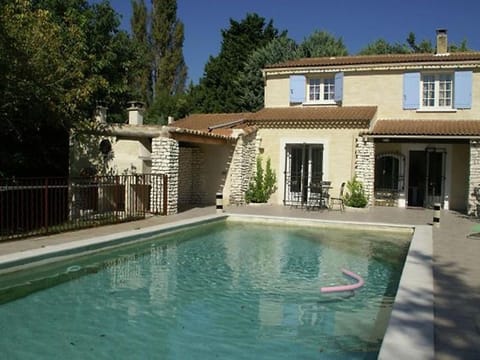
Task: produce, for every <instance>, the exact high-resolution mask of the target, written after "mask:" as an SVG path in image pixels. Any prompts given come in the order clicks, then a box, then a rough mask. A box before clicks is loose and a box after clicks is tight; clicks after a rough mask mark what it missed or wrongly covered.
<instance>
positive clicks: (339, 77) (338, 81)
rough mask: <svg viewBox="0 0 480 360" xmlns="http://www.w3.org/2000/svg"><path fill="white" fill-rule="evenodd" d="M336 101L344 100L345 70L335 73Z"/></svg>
mask: <svg viewBox="0 0 480 360" xmlns="http://www.w3.org/2000/svg"><path fill="white" fill-rule="evenodd" d="M334 99H335V101H336V102H339V101H342V100H343V72H339V73H336V74H335V96H334Z"/></svg>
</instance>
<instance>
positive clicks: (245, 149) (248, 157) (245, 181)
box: [229, 134, 258, 205]
mask: <svg viewBox="0 0 480 360" xmlns="http://www.w3.org/2000/svg"><path fill="white" fill-rule="evenodd" d="M257 148H258V146H257V140H256V138H255V134H252V135H249V136H241V137H240V138H239V140H238V142H237V145H236V146H235V150H234V152H233V156H232V160H231V164H230V176H231V182H230V183H231V191H230V197H229V201H230V204H235V205H242V204H245V192H246V191H247V190H248V185H249V183H250V179H251V176H252V173H253V172H254V171H255V159H256V156H257Z"/></svg>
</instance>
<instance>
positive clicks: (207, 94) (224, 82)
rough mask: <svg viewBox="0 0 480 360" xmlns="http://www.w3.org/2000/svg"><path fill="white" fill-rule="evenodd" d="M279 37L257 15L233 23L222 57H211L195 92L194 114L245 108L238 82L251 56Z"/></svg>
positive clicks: (225, 34) (225, 33)
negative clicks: (240, 99)
mask: <svg viewBox="0 0 480 360" xmlns="http://www.w3.org/2000/svg"><path fill="white" fill-rule="evenodd" d="M278 36H279V33H278V30H277V29H276V28H275V27H274V26H273V21H269V22H268V23H266V21H265V19H264V18H263V17H261V16H259V15H258V14H247V16H246V17H245V19H243V20H241V21H235V20H233V19H230V27H229V28H228V29H224V30H222V38H223V40H222V45H221V49H220V53H219V54H218V55H217V56H216V57H213V56H211V57H210V59H209V60H208V62H207V64H206V65H205V70H204V75H203V77H202V78H201V79H200V83H199V85H198V86H197V87H196V88H195V89H194V90H193V92H192V98H193V100H194V101H195V103H194V105H193V106H194V110H195V111H197V112H238V111H241V110H242V106H241V104H240V102H239V100H238V98H237V96H236V82H237V80H238V78H239V76H240V75H241V74H242V72H243V71H244V68H245V60H246V59H247V58H248V57H249V56H250V55H251V53H252V52H253V51H254V50H256V49H258V48H259V47H263V46H265V45H267V44H268V43H269V42H270V41H271V40H273V39H275V38H277V37H278Z"/></svg>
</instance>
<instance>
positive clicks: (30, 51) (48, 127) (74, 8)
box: [0, 0, 132, 176]
mask: <svg viewBox="0 0 480 360" xmlns="http://www.w3.org/2000/svg"><path fill="white" fill-rule="evenodd" d="M118 23H119V22H118V16H117V15H116V14H115V12H114V11H113V9H112V8H111V7H110V5H109V3H108V2H107V1H103V2H101V3H98V4H95V5H89V3H88V2H87V1H82V0H67V1H63V0H37V1H28V0H6V1H4V2H2V4H1V5H0V59H1V60H0V61H1V62H2V64H1V65H2V66H1V67H0V82H1V84H0V96H1V98H2V105H1V108H0V109H1V110H0V120H1V121H2V124H3V126H2V128H1V130H0V143H1V144H2V146H1V148H0V152H1V154H0V171H1V173H2V174H0V175H5V176H8V175H18V176H20V175H23V176H26V175H28V176H34V175H66V174H67V172H68V131H69V129H70V128H71V127H74V126H76V124H77V123H79V122H80V121H81V120H84V119H86V118H89V117H91V115H92V114H93V110H94V108H95V106H96V104H98V103H99V102H100V103H103V102H108V103H109V104H112V106H111V108H112V109H115V108H116V106H117V105H118V106H119V104H121V103H122V102H124V99H125V98H126V97H127V96H128V95H127V93H128V86H127V81H126V74H127V68H128V63H129V61H130V58H129V56H130V55H132V53H131V52H129V51H128V49H129V38H128V36H127V35H126V34H125V33H121V32H118V30H117V27H118ZM122 108H123V106H122Z"/></svg>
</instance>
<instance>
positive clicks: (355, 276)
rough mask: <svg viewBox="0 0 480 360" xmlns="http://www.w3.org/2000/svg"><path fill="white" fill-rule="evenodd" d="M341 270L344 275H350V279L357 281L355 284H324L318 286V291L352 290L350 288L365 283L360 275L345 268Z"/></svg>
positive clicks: (355, 287) (354, 288)
mask: <svg viewBox="0 0 480 360" xmlns="http://www.w3.org/2000/svg"><path fill="white" fill-rule="evenodd" d="M342 272H343V273H344V274H345V275H347V276H349V277H351V278H352V279H355V280H357V282H356V283H355V284H349V285H337V286H325V287H322V288H320V292H322V293H332V292H341V291H352V290H356V289H358V288H361V287H362V286H363V284H365V281H363V279H362V277H361V276H360V275H358V274H355V273H354V272H351V271H349V270H347V269H342Z"/></svg>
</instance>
